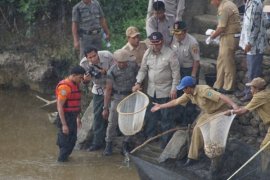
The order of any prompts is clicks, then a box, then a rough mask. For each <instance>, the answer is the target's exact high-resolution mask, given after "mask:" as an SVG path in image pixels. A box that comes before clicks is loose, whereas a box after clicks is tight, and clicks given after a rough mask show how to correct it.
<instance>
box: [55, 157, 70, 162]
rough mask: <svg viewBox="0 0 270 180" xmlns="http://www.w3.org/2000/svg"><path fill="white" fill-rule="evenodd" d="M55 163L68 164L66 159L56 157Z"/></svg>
mask: <svg viewBox="0 0 270 180" xmlns="http://www.w3.org/2000/svg"><path fill="white" fill-rule="evenodd" d="M57 162H59V163H64V162H68V158H62V157H58V159H57Z"/></svg>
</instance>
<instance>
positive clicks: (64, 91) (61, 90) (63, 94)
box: [56, 84, 71, 100]
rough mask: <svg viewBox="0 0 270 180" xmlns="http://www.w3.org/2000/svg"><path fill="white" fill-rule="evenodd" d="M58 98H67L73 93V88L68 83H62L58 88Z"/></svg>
mask: <svg viewBox="0 0 270 180" xmlns="http://www.w3.org/2000/svg"><path fill="white" fill-rule="evenodd" d="M56 93H57V98H58V99H60V100H66V99H67V97H68V96H69V94H70V93H71V89H70V87H69V86H68V85H65V84H63V85H60V86H58V88H57V92H56Z"/></svg>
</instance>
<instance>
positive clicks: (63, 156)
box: [57, 113, 78, 161]
mask: <svg viewBox="0 0 270 180" xmlns="http://www.w3.org/2000/svg"><path fill="white" fill-rule="evenodd" d="M77 116H78V113H65V119H66V123H67V126H68V128H69V134H68V135H66V134H64V133H63V130H62V123H61V121H60V117H59V115H58V116H57V127H58V128H59V131H58V134H57V145H58V146H59V156H58V160H59V161H65V160H67V158H68V156H69V155H70V154H71V153H72V151H73V148H74V146H75V143H76V140H77Z"/></svg>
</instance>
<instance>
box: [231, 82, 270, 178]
mask: <svg viewBox="0 0 270 180" xmlns="http://www.w3.org/2000/svg"><path fill="white" fill-rule="evenodd" d="M246 86H249V87H250V88H251V93H252V96H253V97H252V99H251V101H250V102H249V103H248V104H247V105H246V106H244V107H240V108H239V109H237V110H233V111H228V112H227V114H230V113H234V114H237V115H242V114H246V113H249V112H252V111H255V112H257V113H258V115H259V117H260V118H261V119H262V121H263V124H264V125H265V126H266V129H267V134H266V135H265V138H264V140H263V141H262V143H261V146H260V148H262V147H263V146H265V145H266V144H267V143H268V142H269V141H270V103H269V102H270V90H269V89H266V82H265V80H264V79H262V78H260V77H257V78H254V79H253V80H252V81H251V82H249V83H247V84H246ZM269 157H270V145H269V146H268V147H267V148H266V151H264V153H263V155H262V159H261V163H262V164H261V165H262V176H263V178H262V179H269V175H270V171H269V170H270V159H269Z"/></svg>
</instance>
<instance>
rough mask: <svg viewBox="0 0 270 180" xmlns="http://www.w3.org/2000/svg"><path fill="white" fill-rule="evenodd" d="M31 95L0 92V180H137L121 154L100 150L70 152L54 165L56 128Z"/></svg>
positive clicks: (56, 151)
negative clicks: (105, 154)
mask: <svg viewBox="0 0 270 180" xmlns="http://www.w3.org/2000/svg"><path fill="white" fill-rule="evenodd" d="M31 94H32V95H31ZM33 95H34V94H33V93H29V92H15V91H11V90H8V91H2V90H0V117H1V118H0V179H1V180H2V179H4V180H6V179H7V180H9V179H10V180H16V179H18V180H43V179H44V180H45V179H46V180H47V179H53V180H62V179H65V180H69V179H70V180H84V179H93V180H103V179H104V180H105V179H106V180H108V179H109V180H111V179H112V180H113V179H115V180H121V179H123V180H126V179H129V180H132V179H134V180H135V179H139V178H138V176H137V174H136V171H135V168H134V167H132V168H130V167H127V166H125V165H124V163H123V160H124V158H123V157H122V156H121V155H116V154H115V155H113V156H112V157H103V156H101V151H100V152H95V153H89V152H85V151H74V152H73V153H72V155H71V157H70V161H69V162H67V163H63V164H60V163H57V162H56V158H57V153H58V148H57V146H56V145H55V142H56V131H57V129H56V127H55V126H54V125H53V124H50V123H49V121H48V116H47V114H46V112H44V111H43V110H41V109H39V108H38V107H39V106H40V105H42V102H40V101H39V100H38V99H36V98H35V97H34V96H33Z"/></svg>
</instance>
